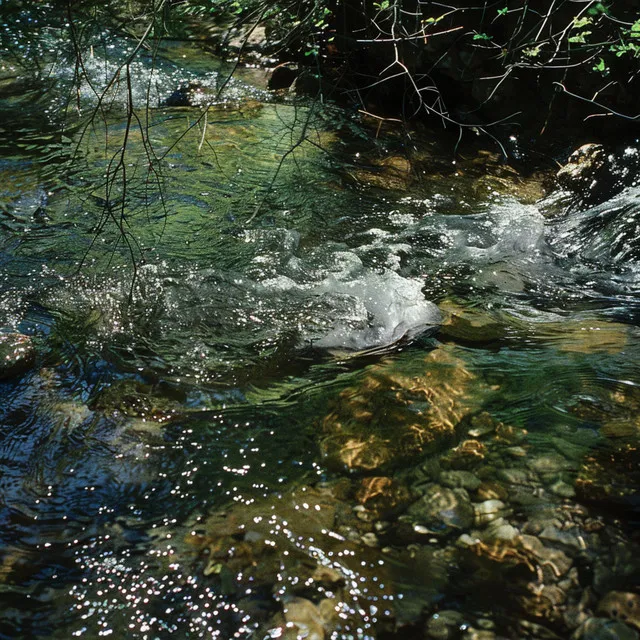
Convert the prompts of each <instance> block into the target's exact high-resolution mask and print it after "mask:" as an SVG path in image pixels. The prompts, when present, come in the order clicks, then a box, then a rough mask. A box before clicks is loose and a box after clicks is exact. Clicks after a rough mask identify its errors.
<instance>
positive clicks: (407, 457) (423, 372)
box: [320, 348, 475, 475]
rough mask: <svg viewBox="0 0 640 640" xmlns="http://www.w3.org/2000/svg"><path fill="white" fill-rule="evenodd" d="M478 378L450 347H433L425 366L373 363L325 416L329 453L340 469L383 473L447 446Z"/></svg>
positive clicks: (325, 454)
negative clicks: (405, 366) (452, 352)
mask: <svg viewBox="0 0 640 640" xmlns="http://www.w3.org/2000/svg"><path fill="white" fill-rule="evenodd" d="M411 366H412V367H415V363H412V365H411ZM474 379H475V376H473V375H472V374H471V373H470V372H469V371H468V370H467V369H466V368H465V366H464V363H463V362H462V360H460V359H459V358H457V357H455V356H453V355H452V354H451V350H449V349H445V348H442V349H435V350H434V351H432V352H431V353H430V354H429V355H428V356H427V357H426V358H425V360H424V366H423V367H422V368H421V369H416V368H407V369H404V368H403V367H402V363H395V362H385V361H383V362H381V363H380V364H377V365H372V366H370V367H368V368H367V370H366V375H365V376H364V377H363V378H362V379H361V381H360V382H359V383H358V384H357V385H354V386H350V387H348V388H346V389H344V390H343V391H342V392H341V393H340V394H339V396H338V397H337V399H336V401H335V403H334V405H333V407H332V411H330V412H329V413H328V414H327V415H326V416H325V417H324V419H323V420H322V423H321V432H322V436H321V440H320V450H321V453H322V456H323V458H324V459H325V461H326V463H327V465H328V466H330V467H333V468H337V469H339V470H343V471H347V472H373V471H375V472H379V471H383V470H388V469H392V468H397V467H400V466H403V465H405V464H407V463H408V462H410V461H411V460H413V459H416V458H417V457H419V456H421V455H425V454H433V453H437V452H438V451H442V450H444V449H446V448H447V447H449V446H450V445H451V444H452V443H453V442H454V441H455V437H456V427H457V425H458V424H459V423H460V421H461V420H462V419H463V417H464V416H465V415H467V413H468V412H469V411H470V410H471V407H472V402H473V401H474V400H475V394H471V393H470V391H471V390H472V388H473V387H472V383H473V382H474ZM472 395H473V399H472ZM377 475H381V474H378V473H377Z"/></svg>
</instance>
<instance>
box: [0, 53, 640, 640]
mask: <svg viewBox="0 0 640 640" xmlns="http://www.w3.org/2000/svg"><path fill="white" fill-rule="evenodd" d="M111 55H112V56H115V54H113V53H112V54H111ZM182 55H183V52H182V50H181V49H179V45H174V46H173V48H169V49H168V50H167V51H165V52H164V56H165V57H160V58H154V59H153V60H152V59H151V58H150V59H149V60H145V59H142V61H141V62H140V63H139V65H140V66H139V67H137V68H136V69H135V70H134V72H132V77H133V78H134V81H135V82H134V84H133V93H135V100H136V101H137V102H136V104H139V100H140V99H143V101H144V102H146V101H147V98H149V97H151V107H150V108H149V109H146V110H141V111H140V112H139V113H138V114H137V117H138V118H139V120H138V119H133V120H132V121H127V118H126V114H124V112H123V110H122V108H121V106H119V105H122V104H126V102H127V100H128V98H127V91H126V83H125V84H123V85H122V86H121V87H120V86H118V87H115V88H114V89H113V91H112V93H110V94H109V95H110V100H111V104H110V108H109V110H106V111H105V112H104V113H101V114H99V117H96V119H95V121H94V123H93V125H92V126H90V127H85V126H84V125H83V122H84V121H83V120H79V121H78V124H77V125H76V126H75V127H72V128H71V129H70V130H68V131H67V134H66V136H68V137H66V136H65V137H64V138H63V139H55V132H56V130H57V128H56V127H57V124H56V122H55V120H54V119H52V117H50V116H51V113H53V112H55V110H56V109H60V108H61V107H60V105H61V104H62V103H61V102H60V101H61V100H62V98H61V97H60V96H63V95H64V94H63V93H62V92H61V93H60V96H58V95H57V94H55V91H54V90H53V89H52V90H51V92H52V93H51V95H53V98H51V101H49V102H48V101H47V100H49V98H48V97H46V96H47V95H49V94H46V93H45V98H46V99H45V98H42V99H41V102H38V101H37V100H31V101H30V105H31V107H32V109H33V110H34V111H32V112H26V111H25V103H24V102H21V100H22V98H16V96H15V95H8V96H5V97H4V98H3V103H2V107H3V114H4V115H3V117H5V121H6V122H11V123H14V125H15V126H13V125H12V126H10V127H6V128H5V129H4V130H3V132H2V140H1V141H0V146H1V148H2V150H3V157H2V159H1V160H0V172H1V174H2V178H3V180H2V186H1V187H0V193H1V205H2V206H1V213H0V225H1V226H2V235H1V238H0V243H1V244H0V265H1V268H2V271H1V276H2V279H1V281H0V327H1V328H2V332H3V333H4V334H15V333H20V334H24V335H28V336H30V337H32V341H33V344H34V345H35V350H36V357H35V362H34V363H33V364H32V366H30V367H29V368H28V369H27V370H26V371H24V372H22V373H21V375H14V376H12V377H9V378H8V379H5V380H2V381H0V392H1V394H2V404H1V406H0V416H1V421H0V434H1V436H0V459H1V469H2V473H1V475H0V487H1V493H0V522H1V523H2V526H1V527H0V593H1V597H0V601H1V602H2V605H1V607H2V609H1V612H0V634H1V636H2V637H7V638H17V637H25V638H31V637H35V636H38V637H53V638H70V637H87V638H98V637H103V636H108V635H112V636H113V637H125V636H127V637H133V638H164V637H169V636H172V637H178V638H191V637H203V638H205V637H207V638H208V637H213V638H254V637H255V638H278V637H287V638H289V637H291V638H294V637H296V634H300V637H307V638H322V637H325V636H326V637H327V638H329V637H332V638H413V637H416V638H422V637H429V638H431V637H440V638H457V637H465V638H472V637H475V638H490V637H514V638H515V637H532V638H538V637H568V636H566V635H563V634H567V633H570V632H573V630H574V629H575V628H576V627H579V625H581V624H583V623H584V621H585V620H587V619H588V618H590V617H591V618H593V617H596V618H597V617H598V616H600V617H599V618H598V619H600V620H602V619H605V620H607V619H608V618H607V616H609V617H616V616H617V613H611V612H612V611H613V609H612V608H611V607H610V606H608V604H607V603H608V601H607V600H606V597H607V594H610V593H611V592H612V591H613V592H616V593H618V592H620V593H627V594H630V595H628V597H630V598H634V597H637V596H635V595H634V594H635V593H636V591H635V590H636V589H637V587H638V569H639V566H638V560H637V558H638V554H637V551H638V549H637V547H638V543H639V542H640V540H639V539H638V508H639V504H638V499H637V493H636V492H637V490H638V480H639V478H638V472H637V464H638V456H637V444H638V435H639V429H640V423H639V422H638V409H639V408H640V366H639V364H638V363H639V362H640V333H639V330H638V320H639V315H638V311H639V306H638V305H639V301H640V296H639V294H640V262H639V259H640V256H639V255H638V239H637V238H638V224H639V222H640V189H639V188H638V187H633V186H632V187H629V188H627V189H626V190H624V191H623V192H622V193H621V194H619V195H618V196H616V197H615V198H613V199H611V200H609V201H607V202H605V203H604V204H601V205H598V206H596V207H593V208H591V209H588V210H585V211H582V212H576V211H572V210H571V207H569V206H568V204H567V201H566V197H565V196H564V195H563V194H562V193H560V192H556V193H553V194H552V195H550V196H548V197H547V198H546V199H542V200H539V201H537V202H535V203H533V202H534V201H535V198H530V197H529V198H526V199H524V200H523V198H522V194H521V192H520V191H518V190H517V189H510V188H505V187H504V184H505V178H504V176H498V178H497V179H496V180H494V181H492V175H491V174H492V172H493V174H500V172H501V171H503V169H502V168H501V166H500V164H499V163H496V162H489V161H488V160H487V161H486V162H482V163H481V164H474V161H473V159H474V158H477V157H478V156H477V152H476V150H474V149H468V150H467V151H466V152H465V153H466V154H467V156H466V158H464V157H463V158H462V159H461V158H460V157H458V160H457V163H454V162H453V156H452V152H451V145H450V144H449V142H446V143H443V144H442V146H441V148H438V146H437V145H434V143H432V142H427V141H425V140H421V139H420V137H419V136H418V135H417V134H416V135H414V137H413V138H411V139H410V138H407V137H403V136H400V135H398V134H397V133H395V132H391V133H389V134H388V135H387V136H386V137H385V136H384V135H383V136H381V137H380V138H379V139H378V140H377V141H373V140H367V139H365V138H364V137H363V136H360V135H358V133H359V132H360V133H361V130H360V129H359V128H358V127H359V125H357V123H356V122H355V120H353V118H352V117H351V116H350V115H348V114H345V113H343V112H341V111H340V110H338V109H336V108H332V107H330V106H318V105H315V106H314V105H309V104H306V105H305V104H295V103H294V102H292V101H291V100H289V99H280V100H279V101H278V100H274V99H273V98H272V97H269V96H267V94H266V92H263V91H260V90H257V89H252V88H251V86H250V85H249V84H245V83H243V82H242V79H241V78H240V79H237V80H234V81H233V83H232V84H231V85H230V89H229V90H228V92H227V93H226V94H223V96H222V97H220V96H218V95H217V94H215V93H213V92H212V93H210V94H209V95H211V96H214V95H215V96H216V99H215V100H212V102H214V104H212V105H211V106H210V108H209V109H208V110H207V111H206V115H205V111H204V110H203V109H200V108H197V107H195V108H189V107H166V106H162V100H163V99H166V98H167V97H169V96H170V95H171V93H172V91H173V90H174V89H175V88H176V86H179V85H180V84H181V83H182V84H183V83H184V82H188V81H191V80H193V79H194V78H198V77H200V78H202V80H203V83H204V84H205V85H207V83H208V85H207V86H209V87H210V88H211V87H213V88H214V89H215V87H219V86H220V78H221V77H223V76H222V75H216V74H213V75H211V74H209V76H207V77H204V78H203V73H204V69H205V68H206V65H205V63H204V62H203V58H202V54H200V57H199V58H193V53H192V52H191V53H190V55H191V56H192V58H190V62H189V64H187V62H183V63H182V65H183V66H180V65H179V64H177V63H175V62H172V60H174V61H175V60H181V59H182V58H181V56H182ZM109 59H111V58H104V57H103V58H101V57H100V55H99V54H98V53H97V52H96V53H95V58H91V60H92V64H94V67H95V68H93V71H90V72H88V73H89V74H90V77H91V78H93V81H92V83H88V84H86V85H84V86H83V87H82V88H81V91H80V92H79V94H78V95H79V96H80V97H79V98H78V99H79V103H78V104H79V105H80V108H81V110H82V111H83V113H86V110H87V109H91V105H92V104H93V105H95V104H96V97H95V88H96V86H97V84H96V83H99V81H100V80H99V78H100V73H104V77H105V78H108V77H111V75H112V74H113V73H114V70H116V69H117V67H114V66H109V64H108V63H107V62H106V60H109ZM152 62H153V66H154V71H150V66H151V64H152ZM209 63H210V61H208V60H207V64H209ZM52 64H53V63H52ZM189 65H190V66H189ZM65 69H67V68H66V67H64V65H60V68H56V69H53V70H50V71H49V73H50V75H56V74H57V75H56V77H57V78H58V83H59V84H58V85H57V86H59V85H60V83H62V84H63V85H64V82H65V81H69V80H70V76H69V73H70V72H68V71H66V70H65ZM91 73H94V74H95V75H91ZM222 73H223V71H222V70H221V71H220V74H222ZM214 76H215V77H214ZM245 79H247V78H245ZM151 86H152V87H153V92H150V90H149V87H151ZM92 92H93V93H92ZM43 105H44V106H43ZM52 105H53V106H52ZM41 107H42V108H41ZM45 107H46V108H45ZM38 109H40V110H38ZM49 110H51V113H49ZM34 113H35V114H37V115H34ZM15 123H18V124H15ZM123 149H124V150H123ZM407 150H409V151H411V152H412V153H413V154H414V157H417V158H418V159H419V161H418V162H416V163H414V165H413V167H408V166H407V165H406V164H403V162H405V161H404V160H403V158H402V154H403V153H404V152H406V151H407ZM425 150H427V151H425ZM463 155H464V154H463ZM379 158H386V160H384V161H383V162H379ZM416 167H418V168H416ZM485 174H489V176H488V177H487V175H485ZM494 177H495V176H494ZM509 180H510V181H511V182H513V183H514V184H516V183H517V181H518V178H517V177H515V176H513V175H511V174H508V176H507V181H509ZM525 202H526V203H525ZM549 567H551V569H552V570H550V569H549ZM585 594H587V595H585ZM609 597H611V596H609ZM603 602H604V604H603ZM632 604H633V602H632ZM629 607H630V608H631V609H633V607H632V606H631V605H629ZM634 616H635V617H634ZM625 619H628V620H630V621H631V622H630V624H631V625H632V626H633V625H634V624H635V625H636V626H637V624H638V620H639V618H638V614H637V612H636V613H633V611H632V612H631V613H630V614H629V615H628V616H627V618H625ZM594 624H595V623H594ZM600 624H605V623H600ZM606 624H609V622H607V623H606ZM611 624H613V622H612V623H611ZM616 624H622V623H616ZM287 625H288V626H287ZM626 629H627V627H625V630H626ZM628 631H629V633H631V634H633V633H634V631H633V629H632V628H631V627H628ZM483 633H484V634H485V635H482V634H483ZM425 634H426V635H425ZM438 634H440V635H438ZM445 634H449V635H445ZM491 634H493V635H491ZM545 634H546V635H545ZM584 637H587V636H584ZM588 637H594V638H595V637H596V636H595V635H592V636H588ZM597 637H613V636H597ZM615 637H637V636H631V635H630V636H623V635H619V636H615Z"/></svg>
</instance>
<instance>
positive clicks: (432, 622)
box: [424, 609, 464, 640]
mask: <svg viewBox="0 0 640 640" xmlns="http://www.w3.org/2000/svg"><path fill="white" fill-rule="evenodd" d="M463 622H464V616H463V615H462V614H461V613H460V612H459V611H451V610H446V609H445V610H444V611H438V613H434V614H433V615H432V616H431V617H430V618H429V619H428V620H427V622H426V624H425V628H424V637H425V639H427V638H429V639H431V640H452V639H453V638H458V637H459V635H460V625H461V624H462V623H463Z"/></svg>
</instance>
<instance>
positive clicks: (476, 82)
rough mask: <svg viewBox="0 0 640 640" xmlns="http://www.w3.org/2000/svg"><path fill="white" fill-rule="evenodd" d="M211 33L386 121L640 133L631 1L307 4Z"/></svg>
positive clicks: (531, 131) (305, 87) (586, 136)
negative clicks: (272, 59)
mask: <svg viewBox="0 0 640 640" xmlns="http://www.w3.org/2000/svg"><path fill="white" fill-rule="evenodd" d="M260 6H262V5H256V7H260ZM252 16H253V18H252ZM258 23H259V24H258ZM256 25H258V26H256ZM263 28H264V30H262V29H263ZM243 36H244V37H243ZM262 36H263V40H262V42H260V37H262ZM207 37H211V38H212V40H214V41H215V42H217V43H218V45H220V46H219V47H218V49H217V50H218V51H223V52H224V51H226V52H227V53H231V54H232V55H234V56H239V57H240V58H241V59H255V56H256V53H257V52H260V51H262V52H263V53H264V55H265V56H267V57H271V58H275V59H276V60H277V62H278V63H279V66H278V67H277V69H276V74H277V76H278V77H277V80H276V82H274V85H273V86H274V87H275V88H281V87H282V86H283V84H284V86H286V85H287V84H289V85H290V84H291V83H292V82H293V81H294V78H295V73H292V72H291V69H292V68H294V69H297V70H298V71H299V74H298V79H297V81H296V83H295V88H296V89H297V90H298V91H302V92H303V93H311V94H316V93H319V94H321V95H322V96H323V98H325V99H332V100H336V101H338V102H340V103H342V104H350V105H352V106H354V107H356V108H358V109H361V110H364V111H367V112H369V113H371V114H373V115H375V116H377V117H380V118H398V119H401V120H405V121H406V120H425V119H426V120H427V121H430V122H431V123H432V124H434V125H436V126H438V127H445V128H452V129H454V130H455V131H461V132H465V131H466V132H471V133H474V132H477V131H478V130H481V131H484V132H485V133H488V134H489V135H491V136H495V137H496V138H497V139H498V140H500V141H501V142H502V144H503V145H504V143H505V141H506V140H508V139H509V136H511V135H518V136H520V137H522V139H523V140H525V141H530V143H533V142H536V143H543V144H544V143H545V141H546V140H547V139H549V138H557V137H561V138H563V139H565V140H567V142H568V143H569V144H570V145H571V144H573V145H574V146H578V145H579V144H582V143H584V142H593V141H594V140H595V141H599V142H607V141H609V142H610V141H612V140H613V139H614V138H615V139H617V140H619V139H620V138H621V137H625V138H629V137H632V136H634V135H637V132H638V122H639V121H640V111H639V110H638V100H637V96H638V93H639V89H640V87H639V82H638V73H639V71H640V66H639V60H640V11H639V9H638V6H637V3H635V2H631V1H630V0H615V1H614V2H610V3H608V4H606V6H605V4H602V3H599V2H583V3H575V2H568V1H562V0H561V1H558V2H551V3H549V2H542V1H539V0H533V1H529V0H517V1H516V2H479V3H478V2H471V1H456V2H453V3H447V4H443V3H438V2H417V1H415V0H383V1H382V2H372V1H370V0H365V1H362V0H346V1H344V2H336V1H328V2H320V3H310V2H304V1H303V2H296V3H293V4H292V5H288V6H287V10H283V11H280V12H271V11H266V12H261V11H259V10H258V9H256V11H254V13H253V14H241V15H240V17H239V19H238V21H237V25H236V27H234V28H232V29H231V30H223V31H222V32H217V33H216V32H215V31H214V32H213V35H212V34H211V33H210V34H209V35H208V36H207ZM283 71H284V72H283ZM285 76H286V78H285ZM559 132H562V134H561V135H560V136H558V133H559Z"/></svg>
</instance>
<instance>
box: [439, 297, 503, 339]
mask: <svg viewBox="0 0 640 640" xmlns="http://www.w3.org/2000/svg"><path fill="white" fill-rule="evenodd" d="M438 306H439V307H440V311H442V314H443V316H444V322H443V323H442V325H441V327H440V334H441V335H442V336H444V337H445V338H452V339H453V340H460V341H462V342H474V343H486V342H495V341H496V340H500V339H501V338H503V337H504V335H505V333H506V330H507V327H506V326H505V324H504V322H500V321H499V320H498V318H497V317H495V316H494V315H493V314H491V313H490V312H488V311H483V310H482V309H478V308H465V307H462V306H460V305H457V304H456V303H455V302H453V301H452V300H444V301H443V302H441V303H440V304H439V305H438Z"/></svg>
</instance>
